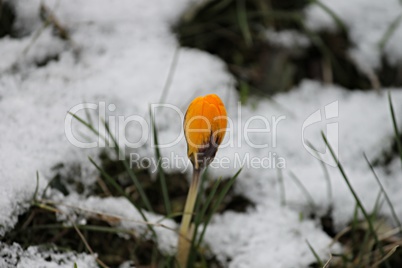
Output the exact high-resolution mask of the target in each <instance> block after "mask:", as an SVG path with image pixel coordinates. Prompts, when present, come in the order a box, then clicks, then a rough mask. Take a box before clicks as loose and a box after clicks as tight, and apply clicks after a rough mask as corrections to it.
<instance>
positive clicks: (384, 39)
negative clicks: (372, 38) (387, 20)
mask: <svg viewBox="0 0 402 268" xmlns="http://www.w3.org/2000/svg"><path fill="white" fill-rule="evenodd" d="M401 21H402V14H399V15H398V17H396V18H395V19H394V20H393V21H392V22H391V24H390V25H389V27H388V28H387V30H386V31H385V33H384V35H383V37H382V38H381V40H380V42H379V44H378V46H379V47H380V50H384V48H385V45H386V44H387V43H388V41H389V39H390V38H391V37H392V35H393V34H394V33H395V31H396V29H398V27H399V25H400V24H401Z"/></svg>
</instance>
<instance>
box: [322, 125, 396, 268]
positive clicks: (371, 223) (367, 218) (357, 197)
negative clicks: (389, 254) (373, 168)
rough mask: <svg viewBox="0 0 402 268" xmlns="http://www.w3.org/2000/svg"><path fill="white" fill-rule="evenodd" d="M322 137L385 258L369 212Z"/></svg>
mask: <svg viewBox="0 0 402 268" xmlns="http://www.w3.org/2000/svg"><path fill="white" fill-rule="evenodd" d="M321 136H322V138H323V139H324V142H325V144H326V145H327V146H328V149H329V151H330V153H331V155H332V158H333V159H334V161H335V163H336V164H337V166H338V169H339V171H340V172H341V175H342V177H343V179H344V180H345V182H346V184H347V186H348V188H349V190H350V192H351V193H352V195H353V197H354V199H355V200H356V203H357V204H358V206H359V208H360V210H361V212H362V213H363V215H364V218H365V220H366V221H367V224H368V227H369V230H370V233H371V234H372V236H373V238H374V241H375V243H376V244H377V245H378V247H379V249H380V253H381V255H382V257H384V256H385V253H384V249H383V247H382V243H381V242H380V241H379V239H378V236H377V233H376V231H375V229H374V225H373V222H372V219H371V217H370V215H369V214H368V213H367V210H366V209H365V208H364V206H363V203H362V202H361V200H360V198H359V196H358V195H357V193H356V191H355V190H354V189H353V187H352V184H351V183H350V181H349V178H348V176H347V175H346V173H345V170H344V169H343V166H342V164H341V163H340V162H339V159H338V157H337V156H336V155H335V152H334V150H333V149H332V147H331V145H330V144H329V142H328V140H327V137H326V136H325V134H324V133H323V132H321ZM385 265H386V266H387V267H389V263H388V262H386V263H385Z"/></svg>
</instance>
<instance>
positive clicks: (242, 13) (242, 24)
mask: <svg viewBox="0 0 402 268" xmlns="http://www.w3.org/2000/svg"><path fill="white" fill-rule="evenodd" d="M236 10H237V20H238V23H239V28H240V30H241V33H242V35H243V38H244V41H245V43H246V45H247V46H248V47H250V46H251V45H252V44H253V39H252V35H251V32H250V27H249V25H248V18H247V9H246V3H245V0H237V2H236Z"/></svg>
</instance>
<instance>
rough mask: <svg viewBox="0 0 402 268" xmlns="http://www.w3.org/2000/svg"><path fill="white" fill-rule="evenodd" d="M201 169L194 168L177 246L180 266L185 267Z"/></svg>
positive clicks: (180, 267) (191, 235)
mask: <svg viewBox="0 0 402 268" xmlns="http://www.w3.org/2000/svg"><path fill="white" fill-rule="evenodd" d="M200 174H201V170H200V169H196V168H194V170H193V179H192V181H191V184H190V188H189V190H188V194H187V200H186V205H185V207H184V212H183V217H182V220H181V225H180V231H179V243H178V247H177V255H176V259H177V263H178V265H179V266H178V267H179V268H185V267H186V265H187V259H188V255H189V251H190V246H191V240H192V237H193V234H192V232H191V228H190V222H191V218H192V216H193V211H194V205H195V201H196V199H197V193H198V188H199V185H200Z"/></svg>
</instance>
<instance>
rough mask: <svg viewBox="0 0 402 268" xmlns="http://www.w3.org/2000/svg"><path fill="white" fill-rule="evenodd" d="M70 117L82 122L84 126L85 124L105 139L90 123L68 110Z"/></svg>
mask: <svg viewBox="0 0 402 268" xmlns="http://www.w3.org/2000/svg"><path fill="white" fill-rule="evenodd" d="M68 113H69V114H70V115H71V116H72V117H74V118H75V119H77V120H78V122H80V123H81V124H83V125H84V126H86V127H87V128H88V129H89V130H91V131H92V132H93V133H94V134H95V135H97V136H99V137H101V138H102V139H103V140H105V141H106V138H105V137H104V136H102V135H100V133H99V131H97V130H96V129H95V128H94V127H93V126H92V125H91V124H89V123H87V122H86V121H85V120H83V119H82V118H81V117H79V116H78V115H75V114H73V113H71V112H68Z"/></svg>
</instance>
